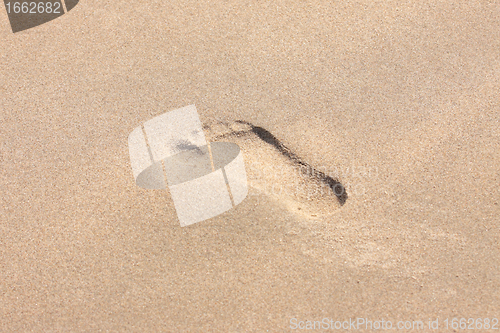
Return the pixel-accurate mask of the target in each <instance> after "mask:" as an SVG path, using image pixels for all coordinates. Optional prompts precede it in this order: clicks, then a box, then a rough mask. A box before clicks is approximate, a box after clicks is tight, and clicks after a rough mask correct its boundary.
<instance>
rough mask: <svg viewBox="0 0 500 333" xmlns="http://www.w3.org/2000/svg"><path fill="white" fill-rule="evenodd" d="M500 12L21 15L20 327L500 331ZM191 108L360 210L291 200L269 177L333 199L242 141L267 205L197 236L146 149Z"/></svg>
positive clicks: (5, 273) (11, 256) (12, 58)
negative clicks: (154, 131) (155, 123)
mask: <svg viewBox="0 0 500 333" xmlns="http://www.w3.org/2000/svg"><path fill="white" fill-rule="evenodd" d="M499 22H500V3H499V2H498V1H494V0H490V1H486V0H484V1H468V2H459V3H457V2H455V1H439V2H438V1H404V2H394V1H388V2H377V3H374V2H372V1H357V2H337V3H333V2H329V1H307V2H304V1H288V2H283V1H278V2H268V3H264V2H244V1H224V2H219V3H214V2H208V1H185V2H179V1H170V2H165V1H150V2H147V3H146V2H135V3H131V2H116V1H115V2H111V1H83V2H80V3H79V4H78V5H77V6H76V7H75V8H74V9H73V10H72V11H71V12H69V13H68V14H65V15H63V16H61V17H59V18H57V19H55V20H53V21H51V22H49V23H46V24H43V25H41V26H38V27H36V28H32V29H29V30H26V31H23V32H19V33H16V34H13V33H12V31H11V30H10V26H9V23H8V19H7V14H6V12H5V11H3V10H0V56H1V65H0V68H1V74H0V78H1V79H0V110H1V112H0V123H1V124H2V128H1V130H0V154H1V155H0V156H1V157H0V170H1V172H0V185H1V187H0V192H1V193H0V331H2V332H32V331H33V332H96V331H107V332H289V331H301V330H300V329H295V330H294V329H293V328H294V324H293V323H298V322H303V323H302V324H303V325H306V324H307V323H306V321H308V320H309V321H313V320H323V318H328V319H332V320H334V321H336V320H340V321H345V320H347V321H349V320H350V319H351V320H356V319H357V318H366V319H368V320H372V321H377V320H382V319H383V320H385V321H387V320H390V321H391V322H392V325H393V326H394V327H396V325H397V323H398V321H411V322H413V321H418V320H421V321H422V322H423V323H424V324H425V327H426V329H424V330H421V331H425V330H428V326H429V324H428V322H429V320H432V321H435V320H436V319H439V329H438V330H437V331H443V330H445V328H446V327H445V320H446V319H447V318H448V320H449V323H450V324H451V320H452V318H467V319H468V318H483V319H484V318H489V319H490V320H491V318H499V317H500V299H499V298H500V292H499V290H500V274H499V270H498V265H499V258H500V247H499V245H498V244H499V242H498V241H499V235H500V233H499V218H498V216H499V215H500V195H499V194H500V193H499V192H500V191H499V180H500V174H499V170H500V149H499V148H500V130H499V125H500V121H499V120H500V112H499V107H500V98H499V95H498V91H499V88H500V80H499V79H500V62H499V61H498V59H499V56H500V38H499V36H500V24H499ZM190 104H195V105H196V106H197V109H198V113H199V114H200V118H201V120H202V122H203V123H204V124H206V126H207V127H206V131H207V137H211V138H217V137H219V139H221V135H222V136H224V134H228V133H230V132H231V131H234V128H232V127H231V126H233V125H234V124H242V123H238V121H242V122H245V123H249V124H252V125H253V126H256V127H259V128H263V129H265V130H266V131H267V132H269V133H272V135H273V137H275V138H276V139H277V140H279V142H280V143H282V145H283V146H285V147H287V149H289V151H291V152H293V154H294V156H297V157H299V158H300V160H301V161H303V162H304V163H306V164H307V165H309V166H311V167H313V168H314V169H315V170H320V171H321V172H324V173H326V174H328V175H331V176H332V177H334V178H335V179H337V180H338V181H339V182H340V183H341V184H342V185H344V186H345V188H346V191H347V194H348V198H347V200H346V201H345V203H343V205H340V204H339V203H338V202H336V201H335V200H333V199H335V198H332V197H327V196H326V197H325V195H326V194H322V193H319V194H318V193H314V194H313V195H312V196H311V197H307V195H305V194H304V192H299V193H294V192H293V191H292V192H288V193H280V192H275V191H270V190H269V189H268V188H267V187H266V186H263V185H262V184H260V183H259V181H262V179H263V178H259V177H258V176H257V175H258V171H259V168H258V167H256V166H259V165H261V166H262V168H264V169H265V170H271V171H269V172H267V173H265V174H264V179H265V180H266V182H270V183H273V184H277V185H276V186H277V187H279V186H281V185H283V186H285V185H284V184H286V185H289V184H294V182H296V181H297V182H298V181H300V182H302V183H303V184H305V185H306V187H307V186H308V187H309V188H313V189H317V188H320V187H316V185H317V183H315V180H314V179H310V178H307V177H302V178H300V177H301V176H300V174H297V172H296V170H297V168H296V165H295V166H294V164H293V163H292V162H290V160H289V159H286V158H285V157H284V156H283V154H281V153H280V152H279V151H278V150H276V149H275V148H274V147H272V146H270V145H268V144H266V142H263V141H262V140H260V139H259V138H258V136H256V135H253V134H251V133H249V135H247V136H243V137H238V136H234V135H226V136H224V137H225V140H226V141H232V142H236V143H238V144H239V145H241V147H242V150H243V151H244V157H245V161H247V162H248V165H249V167H250V166H253V168H254V169H253V170H254V173H251V174H250V175H251V176H252V177H250V179H249V184H250V193H249V196H248V197H247V199H245V201H243V202H242V203H241V204H239V205H238V206H237V207H235V208H234V209H232V210H230V211H228V212H226V213H224V214H222V215H220V216H217V217H215V218H212V219H210V220H207V221H204V222H200V223H198V224H195V225H192V226H189V227H185V228H181V227H180V225H179V222H178V220H177V216H176V213H175V209H174V205H173V202H172V200H171V198H170V196H169V193H168V192H167V191H152V190H143V189H141V188H140V187H138V186H136V185H135V184H134V178H133V175H132V171H131V167H130V163H129V155H128V147H127V137H128V134H129V133H130V132H131V131H132V130H133V129H134V128H135V127H137V126H139V125H140V124H141V123H143V122H145V121H147V120H149V119H151V118H153V117H155V116H157V115H160V114H162V113H164V112H167V111H169V110H173V109H176V108H179V107H183V106H186V105H190ZM217 124H219V125H220V124H222V125H220V126H219V127H217V126H216V125H217ZM247 129H248V128H247ZM221 140H222V139H221ZM259 163H260V164H259ZM276 170H280V171H281V170H283V172H282V173H277V172H276ZM269 175H270V176H269ZM266 177H267V178H266ZM297 177H299V178H297ZM315 184H316V185H315ZM292 189H293V187H292ZM299 208H300V209H299ZM294 318H295V319H294ZM499 327H500V324H499ZM365 328H366V327H365V326H361V327H359V330H358V331H363V329H365ZM365 331H369V329H368V330H365ZM401 331H404V330H401ZM450 331H451V328H450Z"/></svg>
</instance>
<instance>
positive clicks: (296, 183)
mask: <svg viewBox="0 0 500 333" xmlns="http://www.w3.org/2000/svg"><path fill="white" fill-rule="evenodd" d="M204 130H205V134H206V138H207V141H209V142H216V141H226V142H234V143H236V144H237V145H238V146H239V147H240V148H241V151H242V152H243V159H244V161H245V169H246V172H247V180H248V185H249V195H252V194H253V195H258V194H264V195H268V196H271V197H273V198H275V199H277V200H279V201H280V202H281V203H283V204H284V205H286V207H287V208H288V209H289V210H291V211H292V212H294V213H296V214H299V215H302V216H305V217H308V218H315V217H320V216H324V215H329V214H331V213H333V212H335V211H336V210H337V209H338V208H339V207H340V206H342V205H343V204H344V203H345V202H346V200H347V193H346V190H345V188H344V186H342V184H341V183H340V182H339V181H337V180H336V179H334V178H332V177H331V176H329V175H327V174H325V173H324V172H322V171H319V170H316V169H315V168H313V167H312V166H310V165H309V164H307V163H306V162H304V161H303V160H302V159H300V158H299V157H298V156H297V155H295V154H294V153H293V152H292V151H291V150H290V149H288V148H287V147H286V146H284V145H283V144H282V143H281V142H280V141H279V140H278V139H277V138H276V137H275V136H274V135H272V134H271V133H270V132H269V131H267V130H266V129H264V128H262V127H258V126H254V125H252V124H250V123H247V122H244V121H236V122H234V123H223V122H219V121H218V122H215V121H214V122H212V123H210V122H208V123H206V125H205V126H204Z"/></svg>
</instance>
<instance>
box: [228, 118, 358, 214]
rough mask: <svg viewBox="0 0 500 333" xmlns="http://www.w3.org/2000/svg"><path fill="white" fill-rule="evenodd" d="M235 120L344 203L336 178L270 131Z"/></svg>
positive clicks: (345, 194)
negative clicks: (321, 169)
mask: <svg viewBox="0 0 500 333" xmlns="http://www.w3.org/2000/svg"><path fill="white" fill-rule="evenodd" d="M236 122H237V123H239V124H244V125H247V126H249V127H250V131H251V132H253V133H254V134H255V135H257V136H258V137H259V138H260V139H261V140H262V141H264V142H265V143H267V144H270V145H271V146H273V147H274V148H275V149H277V150H278V152H279V153H280V154H281V155H283V156H284V157H286V158H287V159H288V160H289V161H290V162H292V163H293V164H296V165H298V166H300V167H301V170H307V171H306V172H307V173H308V175H309V176H311V177H313V178H315V179H316V180H318V181H319V182H321V183H323V184H324V185H327V186H328V187H329V188H330V189H331V190H332V192H333V194H335V196H336V197H337V200H338V202H339V204H340V205H341V206H343V205H344V204H345V202H346V200H347V198H348V195H347V192H346V189H345V187H344V186H343V185H342V184H341V183H340V182H339V181H338V180H337V179H334V178H332V177H330V176H328V175H327V174H325V173H324V172H322V171H320V170H316V169H315V168H313V167H312V166H310V165H309V164H308V163H306V162H304V161H302V160H301V159H300V158H299V157H298V156H297V155H296V154H294V153H293V152H292V151H291V150H290V149H289V148H287V147H286V146H285V145H284V144H283V143H281V142H280V141H279V140H278V139H277V138H276V137H275V136H274V135H273V134H271V132H269V131H268V130H266V129H265V128H262V127H259V126H254V125H252V124H251V123H248V122H246V121H242V120H238V121H236ZM245 132H246V131H242V132H240V133H239V134H244V133H245ZM233 134H238V132H235V133H233Z"/></svg>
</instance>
